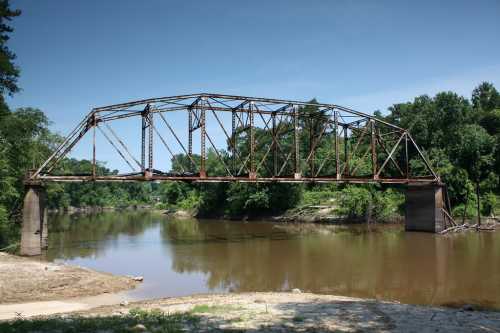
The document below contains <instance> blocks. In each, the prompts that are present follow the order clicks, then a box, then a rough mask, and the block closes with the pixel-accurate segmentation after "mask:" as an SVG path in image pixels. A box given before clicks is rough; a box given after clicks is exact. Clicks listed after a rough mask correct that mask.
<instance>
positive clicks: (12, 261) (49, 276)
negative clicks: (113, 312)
mask: <svg viewBox="0 0 500 333" xmlns="http://www.w3.org/2000/svg"><path fill="white" fill-rule="evenodd" d="M136 284H137V282H135V281H134V280H133V279H132V278H128V277H124V276H115V275H112V274H108V273H100V272H96V271H93V270H90V269H86V268H82V267H75V266H69V265H63V264H54V263H50V262H46V261H42V260H36V259H32V258H23V257H18V256H13V255H10V254H6V253H0V304H8V303H22V302H34V301H50V300H61V299H68V298H75V297H82V296H93V295H100V294H104V293H116V292H119V291H123V290H127V289H131V288H134V287H135V286H136Z"/></svg>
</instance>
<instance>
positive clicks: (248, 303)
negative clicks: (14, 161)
mask: <svg viewBox="0 0 500 333" xmlns="http://www.w3.org/2000/svg"><path fill="white" fill-rule="evenodd" d="M139 309H140V310H139ZM154 309H158V310H159V311H158V310H154ZM144 310H145V311H147V312H145V311H144ZM153 310H154V311H153ZM89 318H94V319H89ZM37 320H38V321H37ZM2 325H3V326H4V328H7V329H8V328H17V329H18V332H31V331H30V330H27V329H22V328H23V327H36V328H37V330H36V331H37V332H45V331H46V330H45V329H44V327H46V328H47V331H50V329H52V328H54V327H57V328H58V329H59V330H63V331H64V329H65V328H68V327H69V326H68V325H70V326H71V328H72V329H77V330H78V329H79V326H81V327H89V326H90V325H91V326H92V327H93V328H95V329H96V330H105V331H106V332H121V331H129V330H131V329H132V330H133V329H134V328H140V329H141V331H148V332H156V331H158V332H160V331H161V332H163V329H165V331H168V330H167V328H166V327H163V326H166V325H170V326H168V327H170V328H172V327H176V330H175V331H177V329H178V330H180V331H196V332H212V331H218V332H219V331H228V332H365V331H368V332H389V331H390V332H499V331H500V312H485V311H465V310H457V309H449V308H438V307H424V306H414V305H405V304H399V303H392V302H380V301H373V300H364V299H357V298H349V297H338V296H329V295H315V294H305V293H242V294H226V295H199V296H190V297H180V298H168V299H161V300H152V301H145V302H135V303H130V304H128V305H125V306H120V305H113V306H103V307H99V308H94V309H91V310H86V311H80V312H73V313H71V314H65V315H59V316H52V317H42V318H38V319H37V318H35V319H32V320H31V321H30V322H29V323H26V322H17V323H16V322H12V323H10V324H9V323H4V324H1V323H0V327H1V326H2ZM16 325H17V326H16ZM23 325H24V326H23ZM171 325H175V326H171ZM66 326H68V327H66ZM172 331H174V330H172Z"/></svg>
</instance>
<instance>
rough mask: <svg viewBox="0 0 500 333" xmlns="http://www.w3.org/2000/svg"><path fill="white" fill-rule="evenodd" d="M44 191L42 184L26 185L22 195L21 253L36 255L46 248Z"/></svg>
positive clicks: (46, 230) (46, 229)
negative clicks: (24, 192) (23, 195)
mask: <svg viewBox="0 0 500 333" xmlns="http://www.w3.org/2000/svg"><path fill="white" fill-rule="evenodd" d="M47 237H48V227H47V209H46V193H45V188H44V187H42V186H28V187H27V188H26V194H25V197H24V206H23V225H22V231H21V255H24V256H36V255H40V254H42V249H43V248H47Z"/></svg>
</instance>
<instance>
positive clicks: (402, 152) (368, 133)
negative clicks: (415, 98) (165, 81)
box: [26, 93, 440, 185]
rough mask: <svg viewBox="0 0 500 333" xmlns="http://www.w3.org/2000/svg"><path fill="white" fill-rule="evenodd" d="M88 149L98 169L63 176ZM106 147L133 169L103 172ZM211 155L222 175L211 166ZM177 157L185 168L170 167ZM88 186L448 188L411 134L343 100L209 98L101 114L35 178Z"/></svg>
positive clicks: (155, 101) (31, 180) (158, 101)
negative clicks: (69, 162) (80, 148)
mask: <svg viewBox="0 0 500 333" xmlns="http://www.w3.org/2000/svg"><path fill="white" fill-rule="evenodd" d="M120 122H129V124H130V122H132V125H128V127H127V132H130V128H133V127H134V126H135V128H137V132H136V134H135V135H133V134H131V133H127V134H128V135H127V139H128V140H129V141H132V142H128V141H127V140H125V139H124V137H123V133H119V131H118V130H117V129H116V128H114V125H115V124H116V125H118V126H119V123H120ZM131 138H132V140H130V139H131ZM221 138H222V139H223V140H221ZM306 138H307V140H306ZM85 139H86V140H87V141H85V143H82V141H84V140H85ZM221 141H223V142H224V145H223V146H221V144H220V142H221ZM79 143H82V144H84V145H87V146H88V150H89V151H90V155H91V156H89V160H90V161H91V163H92V172H90V173H88V174H67V173H64V172H63V171H61V170H59V165H60V164H61V162H62V161H64V159H65V158H66V157H67V156H68V154H69V153H70V151H71V150H72V149H73V148H74V147H75V146H76V145H77V144H79ZM104 144H106V145H108V147H109V148H110V147H112V149H113V150H114V151H115V152H116V154H118V155H117V156H119V157H120V159H121V160H123V162H124V165H126V166H127V168H130V172H127V173H120V174H100V173H99V172H98V171H97V170H98V167H97V165H98V158H97V154H98V152H99V151H100V147H102V145H104ZM90 146H91V147H90ZM110 149H111V148H110ZM320 151H321V154H318V152H320ZM209 152H210V153H211V154H213V155H215V158H216V160H217V163H218V165H219V167H218V168H216V169H217V170H210V168H208V167H207V153H209ZM318 155H321V157H320V158H318V157H317V156H318ZM167 159H168V160H171V161H172V165H175V166H176V168H175V170H173V169H172V170H161V168H160V167H159V165H160V164H162V163H163V164H164V162H166V160H167ZM181 160H182V161H181ZM411 160H418V161H419V163H417V164H419V165H420V167H418V168H417V169H418V170H413V169H412V165H413V164H414V163H410V161H411ZM160 162H161V163H160ZM367 166H368V167H367ZM85 181H96V182H124V181H189V182H228V181H236V182H344V183H372V182H377V183H392V184H412V183H427V184H439V183H440V179H439V176H438V175H437V174H436V173H435V172H434V170H433V169H432V167H431V165H430V163H429V161H428V160H427V158H426V156H425V155H424V153H423V152H422V150H421V149H420V148H419V146H418V145H417V143H416V142H415V140H414V139H413V138H412V136H411V134H410V133H409V131H408V130H406V129H404V128H401V127H398V126H396V125H393V124H390V123H388V122H386V121H384V120H381V119H379V118H377V117H375V116H372V115H369V114H365V113H362V112H358V111H355V110H352V109H350V108H346V107H343V106H339V105H335V104H323V103H311V102H299V101H290V100H280V99H270V98H256V97H244V96H231V95H220V94H207V93H201V94H192V95H181V96H172V97H161V98H151V99H145V100H139V101H133V102H128V103H122V104H115V105H110V106H104V107H98V108H94V109H92V110H91V112H90V113H89V114H87V116H85V117H84V119H83V120H82V121H81V122H80V123H79V124H78V125H77V126H76V127H75V128H74V129H73V130H72V131H71V132H70V133H69V135H68V136H67V137H66V138H65V139H64V141H63V142H62V143H61V144H60V146H59V147H57V149H56V150H55V151H54V152H53V154H52V155H51V156H50V157H49V158H48V159H47V160H46V161H45V162H44V163H42V164H41V166H40V167H39V168H38V169H37V170H36V171H34V172H32V173H31V174H30V175H29V176H28V177H27V179H26V183H27V184H32V185H36V184H43V183H46V182H85Z"/></svg>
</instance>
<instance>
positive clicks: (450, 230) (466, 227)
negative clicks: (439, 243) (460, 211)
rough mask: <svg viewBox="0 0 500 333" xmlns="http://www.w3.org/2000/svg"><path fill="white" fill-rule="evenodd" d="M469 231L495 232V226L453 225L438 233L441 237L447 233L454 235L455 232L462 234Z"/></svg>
mask: <svg viewBox="0 0 500 333" xmlns="http://www.w3.org/2000/svg"><path fill="white" fill-rule="evenodd" d="M470 230H476V231H494V230H496V228H495V225H491V226H485V225H479V224H477V223H476V224H467V223H463V224H460V225H455V226H452V227H450V228H447V229H445V230H443V231H441V232H440V234H441V235H444V234H447V233H455V232H462V231H470Z"/></svg>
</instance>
